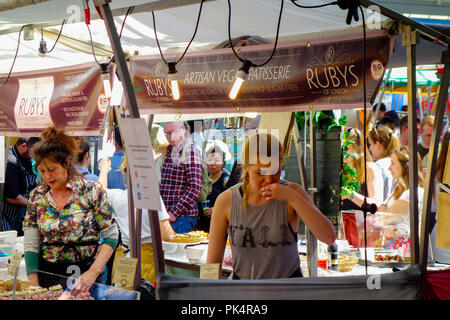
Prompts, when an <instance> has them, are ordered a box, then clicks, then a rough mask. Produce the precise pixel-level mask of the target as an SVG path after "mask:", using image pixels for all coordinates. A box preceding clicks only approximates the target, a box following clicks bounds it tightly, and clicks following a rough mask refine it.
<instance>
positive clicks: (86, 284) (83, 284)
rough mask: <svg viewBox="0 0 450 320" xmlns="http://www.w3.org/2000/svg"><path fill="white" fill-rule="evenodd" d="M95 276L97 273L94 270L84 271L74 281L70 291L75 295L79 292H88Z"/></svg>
mask: <svg viewBox="0 0 450 320" xmlns="http://www.w3.org/2000/svg"><path fill="white" fill-rule="evenodd" d="M97 277H98V274H97V273H96V272H94V271H91V270H88V271H86V272H85V273H83V274H82V275H81V276H80V277H79V278H78V279H77V280H76V281H75V284H74V286H73V287H72V290H70V293H71V294H72V295H73V296H75V297H76V296H77V295H78V294H80V293H86V292H89V290H90V289H91V287H92V284H93V283H94V282H95V280H96V279H97Z"/></svg>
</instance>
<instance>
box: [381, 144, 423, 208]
mask: <svg viewBox="0 0 450 320" xmlns="http://www.w3.org/2000/svg"><path fill="white" fill-rule="evenodd" d="M418 158H420V156H419V155H418ZM418 161H420V160H418ZM389 171H390V172H391V174H392V176H393V177H394V181H395V182H394V190H393V192H392V193H391V195H390V196H389V197H388V198H387V199H386V200H385V201H384V203H383V204H382V205H381V206H379V208H378V211H383V212H390V213H395V214H399V215H409V151H408V148H406V147H401V148H400V149H396V150H394V152H393V153H392V156H391V165H390V167H389ZM417 174H418V184H419V185H418V187H417V199H418V201H419V206H418V207H419V214H420V213H421V212H422V201H423V184H424V181H423V177H422V172H421V170H420V168H418V172H417Z"/></svg>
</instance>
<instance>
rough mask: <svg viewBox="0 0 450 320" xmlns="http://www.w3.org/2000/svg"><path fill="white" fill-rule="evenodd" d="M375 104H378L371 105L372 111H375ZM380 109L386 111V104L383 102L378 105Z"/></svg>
mask: <svg viewBox="0 0 450 320" xmlns="http://www.w3.org/2000/svg"><path fill="white" fill-rule="evenodd" d="M377 106H378V103H377V104H376V105H374V106H373V108H372V110H373V112H375V111H377ZM380 111H382V112H385V111H386V105H385V104H384V103H383V102H382V103H381V105H380Z"/></svg>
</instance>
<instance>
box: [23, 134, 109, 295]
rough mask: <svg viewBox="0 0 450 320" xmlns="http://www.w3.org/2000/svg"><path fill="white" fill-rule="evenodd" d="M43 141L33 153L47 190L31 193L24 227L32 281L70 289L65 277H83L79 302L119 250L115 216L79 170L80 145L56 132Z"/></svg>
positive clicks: (76, 289) (77, 286) (75, 288)
mask: <svg viewBox="0 0 450 320" xmlns="http://www.w3.org/2000/svg"><path fill="white" fill-rule="evenodd" d="M42 137H43V138H44V139H43V140H42V141H41V142H39V143H38V144H36V146H35V147H34V149H33V151H34V158H35V161H36V167H37V168H38V171H39V173H40V175H41V177H42V179H43V181H44V184H43V185H41V186H39V187H37V188H35V189H34V190H33V191H32V192H31V193H30V198H29V202H28V210H27V214H26V216H25V220H24V224H23V229H24V235H25V238H24V251H25V262H26V268H27V274H28V279H29V281H30V282H31V285H33V286H39V285H40V286H42V287H49V286H52V285H56V284H61V285H62V286H63V287H66V286H67V285H68V281H67V278H64V277H77V276H79V277H78V279H77V281H76V282H75V284H74V285H73V287H72V289H71V293H72V295H75V296H76V295H78V294H79V293H80V292H83V293H84V292H87V291H89V289H90V288H91V286H92V284H93V283H94V282H100V281H101V273H102V271H103V269H104V267H105V264H106V263H107V261H108V259H109V258H110V257H111V255H112V253H113V252H114V250H115V248H116V246H117V239H118V231H117V224H116V221H115V213H114V209H113V207H112V206H111V203H110V201H109V199H108V196H107V193H106V191H105V190H104V189H103V188H102V187H101V186H100V184H97V183H95V182H92V181H89V180H86V179H84V178H83V177H81V176H80V175H79V174H77V172H76V170H75V169H74V166H73V164H72V161H73V157H74V156H75V155H76V154H77V153H78V151H79V150H78V149H79V146H78V141H77V140H76V139H75V138H74V137H71V136H68V135H66V134H65V133H64V132H63V131H61V130H57V129H56V128H54V127H50V128H47V129H46V130H44V131H43V132H42ZM100 236H101V237H102V238H103V243H102V244H100ZM38 271H40V272H38ZM54 274H56V275H59V276H55V275H54ZM60 276H63V277H60Z"/></svg>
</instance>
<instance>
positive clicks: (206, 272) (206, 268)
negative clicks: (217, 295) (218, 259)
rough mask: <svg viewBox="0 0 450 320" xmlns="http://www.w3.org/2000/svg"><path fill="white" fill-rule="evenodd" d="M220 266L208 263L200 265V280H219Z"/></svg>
mask: <svg viewBox="0 0 450 320" xmlns="http://www.w3.org/2000/svg"><path fill="white" fill-rule="evenodd" d="M219 275H220V264H218V263H210V264H202V265H200V279H215V280H217V279H219Z"/></svg>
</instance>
